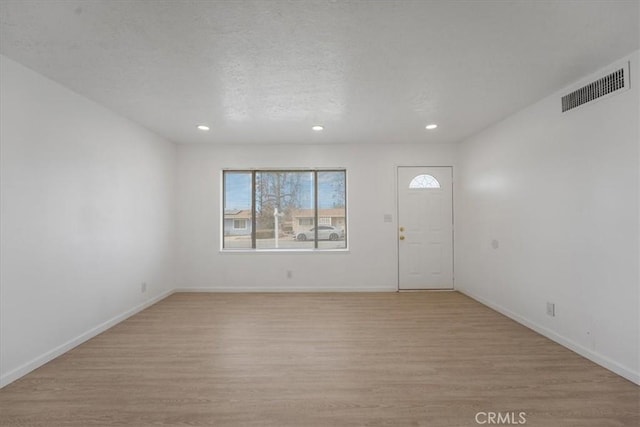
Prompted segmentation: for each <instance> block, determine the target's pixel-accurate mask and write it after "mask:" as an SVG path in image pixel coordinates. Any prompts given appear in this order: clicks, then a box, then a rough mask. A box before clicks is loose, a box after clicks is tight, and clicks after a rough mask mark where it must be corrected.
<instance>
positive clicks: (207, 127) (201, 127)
mask: <svg viewBox="0 0 640 427" xmlns="http://www.w3.org/2000/svg"><path fill="white" fill-rule="evenodd" d="M196 127H197V128H198V130H202V131H205V132H206V131H208V130H209V129H210V128H209V126H207V125H198V126H196Z"/></svg>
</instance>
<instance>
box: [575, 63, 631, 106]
mask: <svg viewBox="0 0 640 427" xmlns="http://www.w3.org/2000/svg"><path fill="white" fill-rule="evenodd" d="M626 70H628V68H626V67H621V68H618V69H616V70H615V71H613V72H612V73H611V74H608V75H606V76H604V77H602V78H600V79H598V80H596V81H594V82H591V83H589V84H588V85H586V86H582V87H581V88H579V89H576V90H574V91H573V92H571V93H569V94H567V95H565V96H563V97H562V112H563V113H564V112H565V111H569V110H571V109H573V108H576V107H579V106H581V105H583V104H586V103H587V102H591V101H593V100H596V99H598V98H601V97H603V96H605V95H609V94H612V93H614V92H617V91H619V90H621V89H626V88H627V84H626V79H625V77H627V78H628V73H627V72H626Z"/></svg>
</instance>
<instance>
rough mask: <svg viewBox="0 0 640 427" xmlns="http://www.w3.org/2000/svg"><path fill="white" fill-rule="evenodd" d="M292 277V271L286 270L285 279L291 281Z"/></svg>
mask: <svg viewBox="0 0 640 427" xmlns="http://www.w3.org/2000/svg"><path fill="white" fill-rule="evenodd" d="M292 277H293V271H291V270H287V279H291V278H292Z"/></svg>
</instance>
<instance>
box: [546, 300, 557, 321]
mask: <svg viewBox="0 0 640 427" xmlns="http://www.w3.org/2000/svg"><path fill="white" fill-rule="evenodd" d="M547 314H548V315H549V316H551V317H555V315H556V305H555V304H554V303H552V302H548V303H547Z"/></svg>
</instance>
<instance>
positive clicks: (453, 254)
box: [393, 164, 456, 292]
mask: <svg viewBox="0 0 640 427" xmlns="http://www.w3.org/2000/svg"><path fill="white" fill-rule="evenodd" d="M400 168H451V274H452V276H451V282H452V283H451V285H452V288H451V289H430V290H429V289H425V290H411V289H400V239H399V238H398V237H399V233H400V230H399V228H400V222H399V221H400V194H399V193H398V182H399V179H398V173H399V171H400ZM394 169H395V173H394V174H393V181H394V182H393V192H394V193H395V204H396V215H395V220H394V221H393V223H394V225H395V239H396V246H395V249H396V292H427V291H428V292H452V291H455V290H456V239H455V235H456V223H455V218H456V215H455V208H456V204H455V189H454V187H455V185H454V184H455V168H454V166H453V165H415V164H395V165H394Z"/></svg>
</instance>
